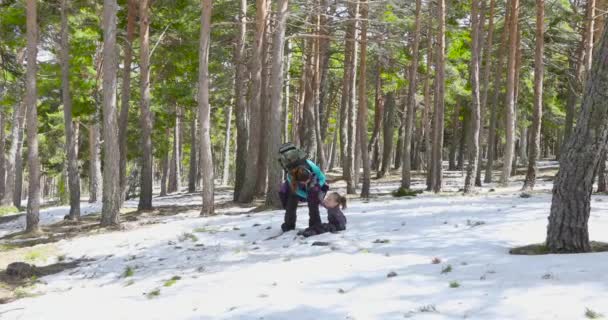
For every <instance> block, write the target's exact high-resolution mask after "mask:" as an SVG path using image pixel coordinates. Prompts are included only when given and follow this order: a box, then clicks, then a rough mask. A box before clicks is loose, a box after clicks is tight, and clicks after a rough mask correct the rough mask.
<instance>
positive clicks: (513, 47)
mask: <svg viewBox="0 0 608 320" xmlns="http://www.w3.org/2000/svg"><path fill="white" fill-rule="evenodd" d="M510 4H511V14H510V16H511V17H510V21H509V50H508V54H509V57H508V59H507V61H508V62H507V63H508V65H507V94H506V105H505V115H506V123H505V134H506V144H505V154H504V157H503V167H502V175H501V177H500V183H501V184H502V185H507V184H508V183H509V179H510V177H511V164H512V162H513V156H514V152H515V104H516V101H515V85H516V84H515V83H516V81H518V79H516V78H515V72H516V64H517V61H516V60H517V38H518V36H517V34H518V26H517V25H518V19H519V0H511V2H510Z"/></svg>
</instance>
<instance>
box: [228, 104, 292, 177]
mask: <svg viewBox="0 0 608 320" xmlns="http://www.w3.org/2000/svg"><path fill="white" fill-rule="evenodd" d="M232 103H233V102H232V101H231V102H230V105H228V110H226V135H225V139H224V165H223V168H222V169H223V173H222V185H223V186H227V185H228V181H229V179H230V143H231V141H232V137H231V134H232V130H231V129H232ZM279 143H280V139H279Z"/></svg>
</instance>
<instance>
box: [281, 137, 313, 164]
mask: <svg viewBox="0 0 608 320" xmlns="http://www.w3.org/2000/svg"><path fill="white" fill-rule="evenodd" d="M306 159H308V153H306V151H304V150H302V149H300V148H298V147H296V146H295V145H294V144H293V143H291V142H287V143H284V144H283V145H281V147H280V148H279V163H280V164H281V167H283V170H285V171H289V170H291V169H293V168H295V167H297V166H300V165H306Z"/></svg>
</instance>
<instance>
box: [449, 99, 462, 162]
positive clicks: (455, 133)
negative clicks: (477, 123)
mask: <svg viewBox="0 0 608 320" xmlns="http://www.w3.org/2000/svg"><path fill="white" fill-rule="evenodd" d="M460 109H461V105H460V103H456V106H454V111H453V112H452V128H451V129H452V138H451V139H450V147H449V155H448V170H449V171H456V170H458V166H457V164H456V156H457V152H456V148H457V147H458V146H459V145H460V136H462V134H463V132H464V126H463V128H462V129H461V130H460V134H459V130H458V129H459V128H458V126H459V124H458V119H459V118H460ZM463 122H464V121H463Z"/></svg>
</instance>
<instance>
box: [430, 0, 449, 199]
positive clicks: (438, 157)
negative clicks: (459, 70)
mask: <svg viewBox="0 0 608 320" xmlns="http://www.w3.org/2000/svg"><path fill="white" fill-rule="evenodd" d="M445 11H446V10H445V0H438V8H437V20H438V22H439V28H438V31H437V55H436V57H437V60H436V66H435V68H436V70H437V71H436V72H437V76H436V80H435V88H436V90H435V128H434V132H433V161H432V163H433V176H434V177H433V179H432V182H433V183H432V185H433V188H432V189H433V191H434V192H435V193H438V192H440V191H441V188H442V184H443V168H442V162H443V161H442V160H443V157H442V150H443V123H444V122H443V121H444V109H445Z"/></svg>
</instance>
